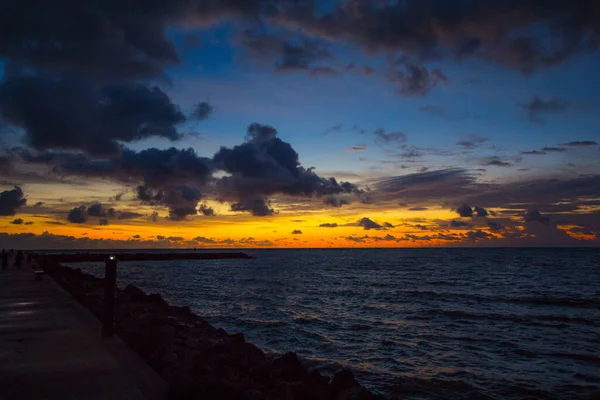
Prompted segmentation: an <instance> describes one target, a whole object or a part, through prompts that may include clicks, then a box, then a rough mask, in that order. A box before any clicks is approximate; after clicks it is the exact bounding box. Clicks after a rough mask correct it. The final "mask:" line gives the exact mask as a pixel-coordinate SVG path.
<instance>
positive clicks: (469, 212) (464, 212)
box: [455, 204, 473, 218]
mask: <svg viewBox="0 0 600 400" xmlns="http://www.w3.org/2000/svg"><path fill="white" fill-rule="evenodd" d="M455 211H456V213H457V214H458V215H460V216H461V217H463V218H470V217H472V216H473V209H472V208H471V207H469V206H468V205H466V204H463V205H462V206H460V207H458V208H457V209H456V210H455Z"/></svg>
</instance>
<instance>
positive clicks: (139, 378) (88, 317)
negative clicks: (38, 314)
mask: <svg viewBox="0 0 600 400" xmlns="http://www.w3.org/2000/svg"><path fill="white" fill-rule="evenodd" d="M46 277H47V279H44V280H47V281H49V282H50V284H51V286H52V289H53V290H55V291H56V292H59V293H60V294H61V295H62V296H64V297H67V298H69V299H70V300H72V301H69V302H68V303H69V307H70V308H71V309H72V311H73V312H74V313H75V314H77V316H78V317H80V318H81V320H82V321H83V322H84V323H85V324H86V325H87V326H86V327H87V328H88V329H89V330H90V331H92V332H94V331H95V332H97V333H98V339H99V340H101V341H102V343H103V344H104V347H105V348H106V351H107V352H108V353H109V354H110V355H111V356H112V357H113V358H114V359H115V360H116V361H117V362H118V363H119V365H121V367H123V371H124V372H125V374H126V375H127V376H128V377H129V378H130V379H131V380H132V381H133V382H135V383H136V385H137V386H138V388H139V390H140V391H141V392H142V394H143V395H144V396H145V397H146V398H147V399H148V400H163V399H168V398H169V388H168V386H167V383H166V382H165V381H164V380H163V378H162V377H161V376H160V375H159V374H158V372H156V371H155V370H153V369H152V367H150V366H149V365H148V364H147V363H146V362H145V361H144V360H142V359H141V358H140V357H139V356H138V355H137V354H136V353H135V352H134V351H133V350H132V349H131V348H130V347H129V346H127V345H126V344H125V343H124V342H123V341H122V340H121V339H120V338H119V337H117V336H115V337H113V338H110V339H103V338H101V332H102V323H101V322H100V321H99V320H98V318H96V317H95V316H94V315H93V314H92V313H91V312H90V311H88V309H87V308H85V306H83V305H82V304H81V303H79V302H78V301H77V300H76V299H75V298H74V297H73V296H71V294H70V293H69V292H67V290H66V289H64V288H63V287H62V286H60V284H59V283H58V282H56V281H55V280H54V279H52V277H51V276H49V275H46Z"/></svg>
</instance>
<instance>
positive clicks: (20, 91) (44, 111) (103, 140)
mask: <svg viewBox="0 0 600 400" xmlns="http://www.w3.org/2000/svg"><path fill="white" fill-rule="evenodd" d="M0 114H1V115H2V116H3V118H4V119H5V120H6V121H8V122H10V123H11V124H13V125H15V126H18V127H21V128H23V129H24V130H25V132H26V139H27V142H28V144H29V145H30V146H31V147H33V148H35V149H37V150H47V149H69V150H84V151H87V152H89V153H91V154H111V153H116V152H118V151H119V149H120V148H121V145H120V144H119V142H132V141H135V140H139V139H144V138H148V137H152V136H159V137H164V138H167V139H170V140H177V139H179V138H180V137H181V135H180V134H179V133H178V132H177V130H176V128H175V126H176V125H177V124H179V123H181V122H183V121H185V117H184V116H183V114H182V113H181V112H180V111H179V109H178V108H177V106H175V105H174V104H173V103H171V100H170V99H169V98H168V97H167V95H166V94H165V93H163V92H162V91H161V90H160V89H159V88H158V87H152V88H148V87H145V86H143V85H139V84H126V85H108V86H104V87H102V88H90V87H87V86H85V85H83V84H81V83H80V82H78V81H74V80H70V79H58V80H56V79H45V78H42V77H32V76H23V77H9V78H7V79H5V80H4V81H3V82H2V83H0Z"/></svg>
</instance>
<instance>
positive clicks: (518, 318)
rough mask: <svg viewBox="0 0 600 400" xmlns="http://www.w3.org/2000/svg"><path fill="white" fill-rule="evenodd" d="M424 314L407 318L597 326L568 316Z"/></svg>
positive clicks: (453, 311) (463, 313)
mask: <svg viewBox="0 0 600 400" xmlns="http://www.w3.org/2000/svg"><path fill="white" fill-rule="evenodd" d="M422 314H424V315H413V316H407V319H429V318H428V317H427V316H436V315H442V316H446V317H451V318H459V319H460V318H467V319H479V320H500V321H510V322H514V323H521V324H525V325H538V326H548V327H555V328H565V327H567V326H566V325H562V324H560V323H574V324H582V325H591V326H596V323H595V322H594V321H592V320H589V319H586V318H582V317H569V316H566V315H515V314H499V313H492V314H478V313H473V312H469V311H463V310H448V309H430V310H426V311H424V312H423V313H422ZM536 320H540V321H546V322H555V323H559V324H551V323H550V324H548V323H541V322H538V321H536Z"/></svg>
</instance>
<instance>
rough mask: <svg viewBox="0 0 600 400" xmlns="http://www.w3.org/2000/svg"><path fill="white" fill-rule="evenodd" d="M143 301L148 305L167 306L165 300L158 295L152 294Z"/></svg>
mask: <svg viewBox="0 0 600 400" xmlns="http://www.w3.org/2000/svg"><path fill="white" fill-rule="evenodd" d="M145 301H147V302H150V303H156V304H160V305H164V306H167V305H168V304H167V302H166V301H165V299H163V298H162V296H161V295H160V294H158V293H153V294H149V295H147V296H146V299H145Z"/></svg>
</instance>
